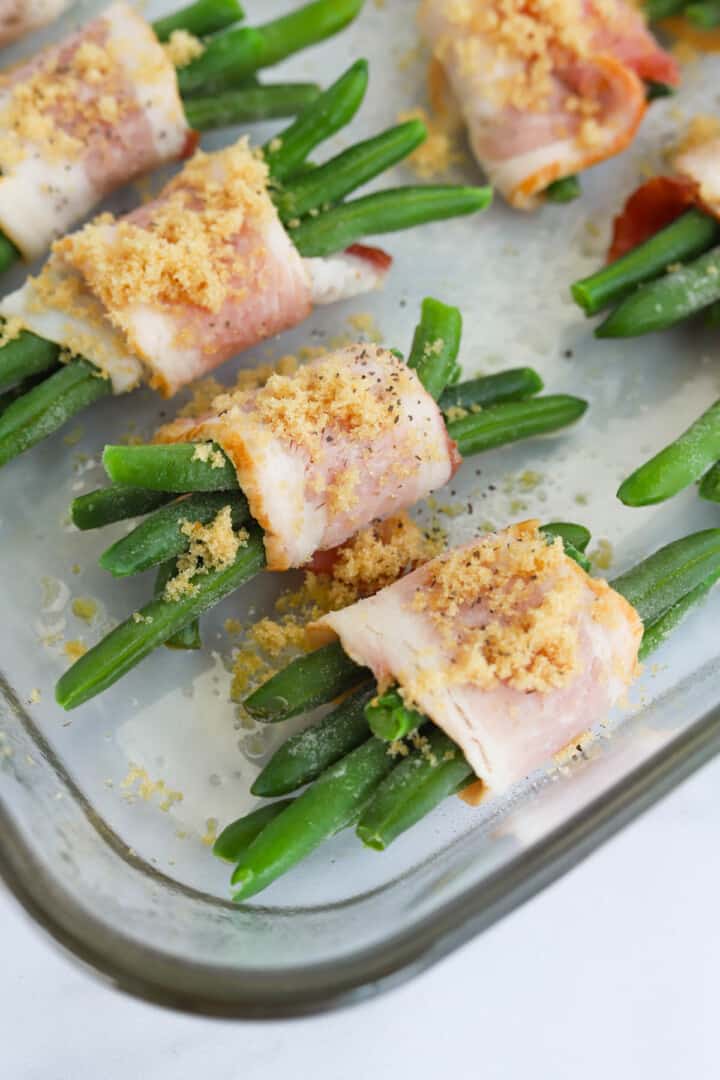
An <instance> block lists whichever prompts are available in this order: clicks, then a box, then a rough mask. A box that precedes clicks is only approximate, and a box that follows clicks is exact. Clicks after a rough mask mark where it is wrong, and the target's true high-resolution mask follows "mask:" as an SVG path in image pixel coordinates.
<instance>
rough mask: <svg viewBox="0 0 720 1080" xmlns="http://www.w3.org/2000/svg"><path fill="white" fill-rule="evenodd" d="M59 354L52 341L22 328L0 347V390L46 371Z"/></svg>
mask: <svg viewBox="0 0 720 1080" xmlns="http://www.w3.org/2000/svg"><path fill="white" fill-rule="evenodd" d="M59 356H60V349H59V348H58V346H57V345H54V344H53V342H51V341H45V339H44V338H41V337H38V336H37V334H31V333H30V331H29V330H22V331H21V332H20V334H19V335H18V336H17V337H16V338H12V339H11V340H10V341H8V342H6V344H5V345H3V346H2V347H0V390H4V389H5V388H6V387H8V386H14V385H15V384H16V383H19V382H21V381H22V380H23V379H27V378H30V376H32V375H40V374H42V373H43V372H44V371H48V370H49V369H50V368H52V367H53V366H54V365H55V364H57V361H58V357H59Z"/></svg>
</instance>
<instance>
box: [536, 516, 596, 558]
mask: <svg viewBox="0 0 720 1080" xmlns="http://www.w3.org/2000/svg"><path fill="white" fill-rule="evenodd" d="M540 532H541V533H545V535H546V536H551V537H552V538H553V539H554V538H555V537H556V536H559V537H560V539H561V540H562V542H563V544H565V545H567V544H569V545H570V546H571V547H573V548H574V549H575V550H576V551H581V552H584V551H586V550H587V546H588V544H589V543H590V541H591V540H592V534H591V532H590V530H589V529H586V528H585V526H584V525H576V524H575V522H574V521H549V522H548V524H547V525H541V526H540Z"/></svg>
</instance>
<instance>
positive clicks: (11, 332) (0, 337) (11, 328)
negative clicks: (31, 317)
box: [0, 315, 25, 349]
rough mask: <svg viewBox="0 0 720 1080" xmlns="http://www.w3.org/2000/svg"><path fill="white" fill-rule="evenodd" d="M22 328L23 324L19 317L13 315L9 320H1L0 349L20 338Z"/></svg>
mask: <svg viewBox="0 0 720 1080" xmlns="http://www.w3.org/2000/svg"><path fill="white" fill-rule="evenodd" d="M24 328H25V324H24V322H23V320H22V319H21V318H20V317H19V315H13V316H12V317H11V318H9V319H3V320H2V326H0V349H2V348H3V347H4V346H5V345H8V344H9V343H10V342H11V341H15V339H16V338H18V337H20V334H21V333H22V332H23V330H24Z"/></svg>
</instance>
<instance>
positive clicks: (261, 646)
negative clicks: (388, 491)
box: [226, 513, 438, 697]
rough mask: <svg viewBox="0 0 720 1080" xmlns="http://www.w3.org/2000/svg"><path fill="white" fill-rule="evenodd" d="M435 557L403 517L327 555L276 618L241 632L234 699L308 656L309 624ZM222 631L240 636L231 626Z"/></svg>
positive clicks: (280, 604) (284, 600) (281, 603)
mask: <svg viewBox="0 0 720 1080" xmlns="http://www.w3.org/2000/svg"><path fill="white" fill-rule="evenodd" d="M437 552H438V547H437V544H435V543H434V542H433V541H431V540H429V539H428V538H427V537H426V536H425V535H424V534H423V533H422V531H421V530H420V528H419V527H418V526H417V525H416V524H415V522H414V521H413V520H412V519H411V518H409V517H408V516H407V514H404V513H403V514H397V515H396V516H395V517H392V518H389V519H388V520H387V521H384V522H378V523H377V524H375V525H372V526H370V527H369V528H367V529H363V530H362V531H361V532H359V533H358V534H357V535H356V536H355V537H354V538H353V539H352V540H350V541H348V543H347V544H344V545H343V546H342V547H341V548H338V549H337V550H336V551H334V552H329V553H326V557H325V558H323V562H324V563H325V564H326V567H327V568H326V569H323V570H319V569H316V570H306V571H305V575H304V580H303V584H302V585H301V586H300V588H299V589H296V590H292V591H289V592H285V593H283V594H282V595H281V596H280V597H279V598H278V600H277V601H276V613H277V618H275V619H271V618H263V619H260V620H259V621H258V622H256V623H254V624H253V625H252V626H250V627H249V628H248V629H247V631H246V632H245V634H244V640H243V642H242V644H241V645H240V646H239V647H238V649H237V653H236V656H235V660H234V668H233V674H234V678H233V697H239V696H241V695H242V694H243V693H245V692H246V691H247V689H248V687H249V686H250V685H252V684H254V683H256V682H260V681H263V680H264V679H266V678H268V677H269V676H270V675H271V674H272V672H273V670H275V669H276V668H277V667H278V666H282V664H279V665H278V663H277V661H278V660H280V658H283V663H284V662H285V658H286V657H288V656H289V654H290V653H292V652H294V653H298V652H308V651H309V650H310V648H311V647H312V645H311V641H310V638H309V637H308V635H307V633H306V626H307V624H308V623H310V622H312V621H314V620H315V619H319V618H320V617H321V616H322V615H326V614H327V613H328V612H330V611H338V610H339V609H340V608H343V607H347V606H348V605H349V604H352V603H354V602H355V601H356V600H360V599H362V598H363V597H366V596H372V595H373V593H376V592H378V591H379V590H380V589H383V588H385V586H386V585H390V584H391V583H392V582H393V581H396V580H397V579H398V578H399V577H402V575H403V574H405V573H407V572H408V571H410V570H413V569H415V568H416V567H418V566H421V565H422V564H423V563H425V562H427V561H428V560H429V559H431V558H433V557H434V556H435V555H436V554H437ZM226 629H227V630H228V632H230V633H235V634H237V633H240V632H242V627H241V626H240V625H239V624H237V623H232V622H229V623H228V624H226Z"/></svg>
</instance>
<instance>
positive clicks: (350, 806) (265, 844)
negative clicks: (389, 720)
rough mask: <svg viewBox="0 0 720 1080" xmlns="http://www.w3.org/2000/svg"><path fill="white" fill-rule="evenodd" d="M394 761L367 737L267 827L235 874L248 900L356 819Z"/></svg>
mask: <svg viewBox="0 0 720 1080" xmlns="http://www.w3.org/2000/svg"><path fill="white" fill-rule="evenodd" d="M394 764H395V762H394V760H393V758H392V757H391V756H390V755H389V754H388V753H387V750H386V747H385V743H382V742H380V740H379V739H368V741H367V742H365V743H363V745H362V746H359V747H358V748H357V749H356V750H353V751H352V752H351V753H349V754H347V755H346V756H345V757H344V758H342V760H341V761H339V762H337V764H335V765H332V766H331V767H330V768H329V769H327V770H326V771H325V772H324V773H323V774H322V776H320V777H319V779H317V780H316V781H315V783H314V784H312V786H311V787H309V788H307V790H306V791H304V792H303V793H302V795H299V796H298V797H297V798H296V799H294V800H293V802H292V803H291V804H290V806H288V807H286V808H285V810H283V812H282V813H281V814H280V815H279V816H278V817H276V818H275V819H274V820H273V821H271V822H270V823H269V824H268V825H266V826H265V828H264V829H263V831H262V832H261V833H260V835H259V836H258V837H257V839H256V840H254V841H253V843H252V844H251V845H250V847H249V848H248V849H247V851H246V852H245V854H244V855H243V856H242V858H241V860H240V862H239V864H238V866H237V867H236V869H235V872H234V874H233V876H232V883H233V885H239V886H240V887H239V889H238V890H237V891H236V893H235V894H234V896H233V899H234V900H236V901H239V900H246V899H248V897H250V896H253V895H254V894H255V893H258V892H260V891H261V890H262V889H265V888H267V886H268V885H270V883H271V882H273V881H275V879H276V878H278V877H280V875H281V874H284V873H285V872H286V871H287V870H289V869H290V868H291V867H293V866H295V864H296V863H298V862H300V860H301V859H304V858H305V856H307V855H309V854H310V853H311V852H312V851H314V850H315V849H316V848H317V847H319V846H320V844H322V843H323V841H324V840H328V839H329V838H330V837H331V836H334V835H335V833H337V832H340V830H341V829H344V828H347V826H348V825H352V824H354V822H355V821H357V819H358V816H359V815H360V813H361V812H362V810H363V807H364V806H365V804H366V802H367V800H368V798H369V797H370V796H371V795H372V793H373V791H374V790H375V789H376V788H377V786H378V784H379V783H380V781H381V780H383V779H384V778H385V776H387V774H388V773H389V772H390V770H391V769H392V768H393V766H394Z"/></svg>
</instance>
